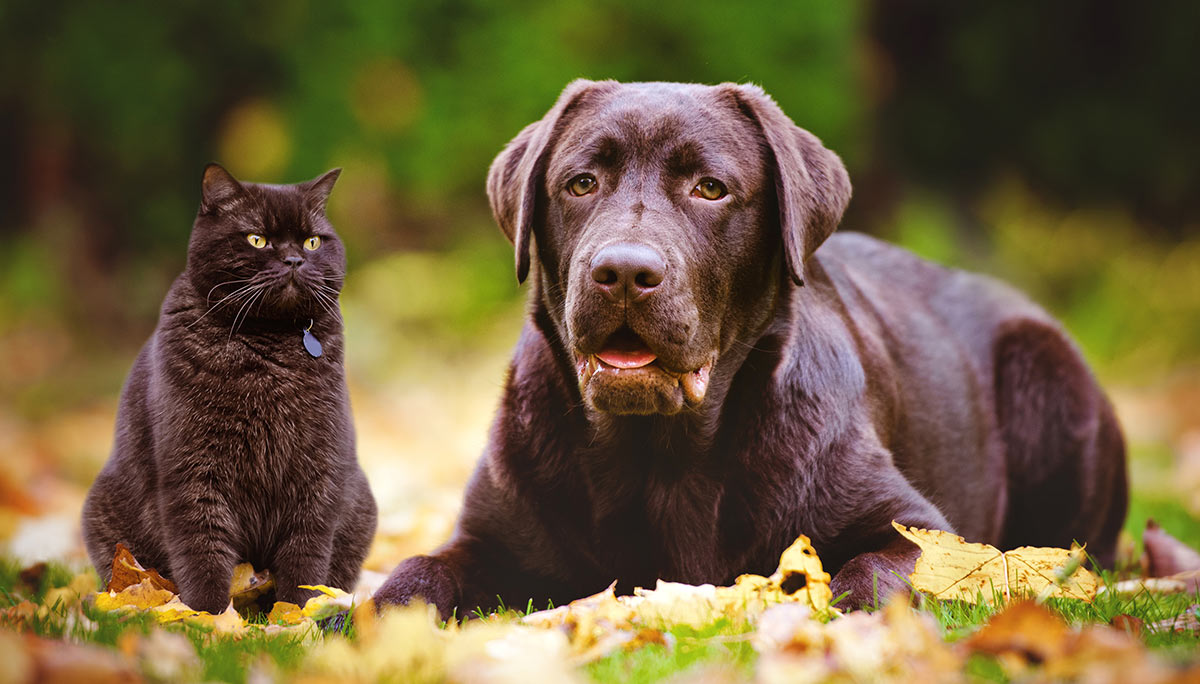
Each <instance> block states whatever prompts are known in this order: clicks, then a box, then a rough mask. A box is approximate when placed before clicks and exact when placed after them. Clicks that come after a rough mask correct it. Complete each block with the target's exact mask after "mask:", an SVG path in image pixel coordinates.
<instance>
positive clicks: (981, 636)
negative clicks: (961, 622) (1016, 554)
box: [962, 601, 1200, 684]
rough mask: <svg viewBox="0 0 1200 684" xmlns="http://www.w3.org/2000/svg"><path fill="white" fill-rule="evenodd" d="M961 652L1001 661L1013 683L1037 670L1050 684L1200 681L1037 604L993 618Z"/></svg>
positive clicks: (1136, 646)
mask: <svg viewBox="0 0 1200 684" xmlns="http://www.w3.org/2000/svg"><path fill="white" fill-rule="evenodd" d="M962 648H963V649H964V650H965V651H966V652H968V653H983V654H988V655H991V656H994V657H996V658H997V660H998V662H999V663H1000V665H1001V667H1003V668H1004V670H1005V672H1006V674H1008V676H1009V677H1012V678H1021V677H1025V676H1026V675H1029V674H1031V673H1032V672H1033V670H1034V668H1037V674H1038V675H1039V677H1038V679H1039V680H1046V681H1081V682H1138V683H1139V684H1166V683H1167V682H1184V681H1188V682H1190V681H1197V679H1196V678H1197V676H1200V668H1192V669H1190V670H1187V671H1181V670H1177V669H1175V668H1173V667H1171V666H1169V665H1168V664H1166V663H1164V662H1162V661H1160V660H1159V659H1158V658H1157V657H1156V656H1154V655H1153V654H1152V653H1150V652H1149V651H1147V650H1146V648H1145V646H1143V645H1142V643H1141V642H1140V641H1139V640H1138V639H1137V638H1135V637H1133V636H1131V635H1130V634H1128V633H1127V632H1126V631H1125V630H1124V629H1117V628H1114V627H1109V626H1107V625H1087V626H1085V627H1082V628H1073V627H1071V626H1069V625H1067V623H1066V622H1065V621H1063V619H1062V618H1060V617H1059V616H1057V615H1055V614H1053V613H1051V612H1050V611H1049V610H1047V609H1046V608H1045V607H1044V606H1041V605H1038V604H1037V603H1035V602H1033V601H1021V602H1018V603H1014V604H1013V605H1011V606H1009V607H1008V608H1006V609H1005V610H1004V611H1003V612H1001V613H998V614H997V615H995V616H993V617H992V619H991V620H989V621H988V623H987V624H985V625H984V626H983V627H981V628H980V629H979V631H978V632H976V633H975V634H973V635H972V636H971V637H970V638H968V639H967V640H965V641H964V642H963V643H962Z"/></svg>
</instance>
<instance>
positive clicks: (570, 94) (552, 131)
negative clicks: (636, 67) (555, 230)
mask: <svg viewBox="0 0 1200 684" xmlns="http://www.w3.org/2000/svg"><path fill="white" fill-rule="evenodd" d="M596 85H597V83H596V82H594V81H588V80H585V79H579V80H575V81H572V82H571V83H569V84H568V85H567V87H566V88H565V89H564V90H563V92H562V95H560V96H559V97H558V102H556V103H555V104H554V106H553V107H551V108H550V111H549V112H547V113H546V115H545V116H544V117H542V118H541V120H540V121H535V122H533V123H531V124H529V125H528V126H526V127H525V128H524V129H523V130H522V131H521V132H520V133H518V134H517V137H515V138H513V139H512V141H510V142H509V143H508V145H507V146H505V148H504V150H503V151H502V152H500V154H499V155H497V156H496V159H495V160H494V161H493V162H492V167H491V168H490V169H488V178H487V194H488V201H489V202H491V205H492V215H493V216H495V217H496V223H499V224H500V229H501V230H503V231H504V234H505V235H507V236H508V239H509V241H511V242H512V243H513V246H514V247H515V248H516V252H517V282H520V283H523V282H525V278H526V277H527V276H528V275H529V263H530V261H529V260H530V248H529V237H530V235H531V234H532V233H533V221H534V218H535V217H536V216H537V206H536V205H537V199H538V193H539V192H541V188H542V185H543V183H544V182H545V176H546V163H547V160H548V158H549V156H550V151H551V149H552V148H553V142H554V141H555V140H557V139H558V135H559V133H560V132H561V130H562V126H563V124H565V122H566V120H567V118H568V116H567V115H568V114H569V113H570V111H571V110H572V109H574V108H575V106H576V105H577V104H578V103H579V101H580V100H581V99H582V97H583V95H584V94H585V93H587V92H588V91H590V90H591V89H592V88H593V87H595V86H596Z"/></svg>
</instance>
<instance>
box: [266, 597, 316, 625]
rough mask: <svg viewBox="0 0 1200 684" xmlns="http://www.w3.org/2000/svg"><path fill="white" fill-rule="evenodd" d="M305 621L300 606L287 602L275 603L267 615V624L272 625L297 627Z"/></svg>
mask: <svg viewBox="0 0 1200 684" xmlns="http://www.w3.org/2000/svg"><path fill="white" fill-rule="evenodd" d="M305 619H307V618H305V617H304V611H302V610H300V606H298V605H296V604H294V603H288V602H287V601H276V602H275V605H274V606H272V607H271V612H270V613H269V614H268V615H267V622H269V623H271V624H273V625H298V624H300V623H301V622H304V621H305Z"/></svg>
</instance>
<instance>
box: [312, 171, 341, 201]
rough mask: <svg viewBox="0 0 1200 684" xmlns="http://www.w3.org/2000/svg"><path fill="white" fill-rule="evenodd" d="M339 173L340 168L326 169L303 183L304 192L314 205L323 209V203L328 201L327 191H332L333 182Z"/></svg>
mask: <svg viewBox="0 0 1200 684" xmlns="http://www.w3.org/2000/svg"><path fill="white" fill-rule="evenodd" d="M340 175H342V170H341V169H340V168H337V169H330V170H329V171H326V172H325V174H324V175H322V176H320V177H319V178H314V179H312V180H310V181H309V182H307V183H305V184H304V194H305V195H306V196H307V197H308V198H309V200H311V201H312V202H313V204H314V205H316V206H317V207H319V208H321V209H324V208H325V203H326V202H327V201H329V193H331V192H333V184H334V183H336V182H337V179H338V176H340Z"/></svg>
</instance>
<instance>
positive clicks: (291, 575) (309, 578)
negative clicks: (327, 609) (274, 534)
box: [270, 508, 333, 606]
mask: <svg viewBox="0 0 1200 684" xmlns="http://www.w3.org/2000/svg"><path fill="white" fill-rule="evenodd" d="M309 510H310V511H312V510H316V509H315V508H310V509H309ZM332 553H333V531H332V529H331V527H330V525H329V524H328V523H327V522H326V521H325V520H324V519H323V518H322V517H320V516H311V517H309V518H308V519H306V520H303V521H300V522H297V523H295V524H294V526H293V529H292V530H291V531H290V534H288V535H287V536H286V538H284V539H282V540H281V541H280V542H279V547H278V551H276V553H275V559H274V561H273V562H272V563H271V567H270V570H271V575H272V576H273V577H274V578H275V595H276V598H277V599H278V600H280V601H287V602H289V603H294V604H296V605H298V606H303V605H304V603H305V602H306V601H308V599H310V598H312V597H313V596H315V595H316V592H315V591H313V590H311V589H301V588H300V585H303V584H307V585H316V584H325V583H326V581H327V579H328V576H329V563H330V557H331V556H332Z"/></svg>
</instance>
